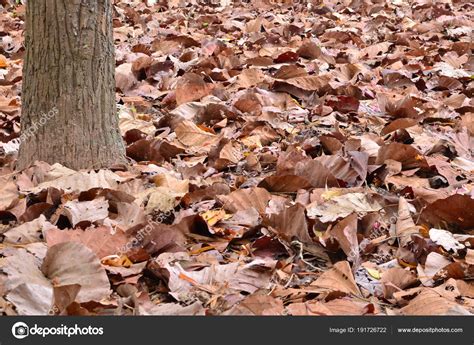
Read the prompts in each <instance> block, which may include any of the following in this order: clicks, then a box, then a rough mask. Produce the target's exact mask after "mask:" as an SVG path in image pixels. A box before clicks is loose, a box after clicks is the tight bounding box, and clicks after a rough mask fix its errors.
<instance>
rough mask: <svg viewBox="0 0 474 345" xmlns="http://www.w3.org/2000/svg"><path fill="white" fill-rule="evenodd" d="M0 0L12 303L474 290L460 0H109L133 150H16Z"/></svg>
mask: <svg viewBox="0 0 474 345" xmlns="http://www.w3.org/2000/svg"><path fill="white" fill-rule="evenodd" d="M1 3H3V7H2V9H1V16H0V33H1V35H0V36H1V38H2V45H1V46H0V52H1V55H0V114H1V129H0V135H1V137H0V139H1V141H2V142H3V144H2V156H1V164H2V168H1V177H0V179H1V186H0V188H1V193H0V206H1V211H0V217H1V221H2V225H1V229H0V234H1V244H0V255H1V257H0V271H1V275H0V291H1V294H0V296H2V297H0V309H1V311H2V313H3V314H6V315H15V314H21V315H29V314H62V315H104V314H105V315H107V314H108V315H163V314H177V315H236V314H247V315H368V314H385V315H419V314H424V315H433V314H451V315H454V314H470V313H473V312H474V284H473V277H474V199H473V198H474V189H473V183H472V181H473V172H474V158H473V148H474V144H473V138H472V134H473V132H474V122H473V119H474V118H473V114H474V103H473V101H472V95H473V91H474V80H473V75H474V57H473V55H472V49H473V48H474V47H473V40H472V29H473V25H472V23H473V5H472V3H471V4H469V1H455V0H441V1H430V0H416V1H407V0H390V1H389V0H378V1H372V2H371V1H366V0H360V1H358V0H353V1H348V0H343V1H339V2H336V1H323V2H316V1H315V2H314V3H312V4H311V3H302V2H299V3H297V4H293V5H291V6H288V5H286V4H285V2H283V4H268V3H266V2H264V1H260V2H258V1H252V2H251V3H249V4H243V5H242V6H239V5H236V4H234V5H233V6H220V5H222V4H217V5H216V6H213V5H211V4H209V5H207V6H205V5H202V4H201V5H199V6H193V5H192V4H191V5H189V3H190V2H187V3H188V6H186V5H185V4H184V5H183V3H181V2H179V1H169V2H164V1H161V2H160V1H158V2H156V1H148V2H145V1H132V0H122V1H115V6H114V8H115V19H114V30H115V43H116V61H117V68H116V80H117V101H118V111H119V117H120V129H121V132H122V135H123V137H124V140H125V141H126V143H127V156H128V157H129V159H130V163H131V164H130V165H129V166H128V167H120V166H117V167H113V168H112V169H110V170H93V171H73V170H70V169H68V168H67V167H64V166H61V165H59V164H54V165H49V164H46V163H44V162H37V163H35V164H34V165H33V166H31V167H30V168H28V169H26V170H24V171H21V172H15V171H14V170H13V165H14V162H15V157H16V153H17V150H18V141H17V140H15V138H18V137H19V120H20V119H19V118H20V97H19V95H20V87H21V67H22V57H23V54H24V47H23V45H22V44H23V36H22V35H23V25H24V23H23V19H24V11H25V8H24V6H22V5H11V4H9V3H8V1H2V2H1ZM223 5H225V3H223ZM46 126H47V124H46Z"/></svg>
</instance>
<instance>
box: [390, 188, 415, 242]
mask: <svg viewBox="0 0 474 345" xmlns="http://www.w3.org/2000/svg"><path fill="white" fill-rule="evenodd" d="M411 207H412V206H411V205H410V204H409V203H408V202H407V201H406V199H405V198H404V197H401V198H400V200H399V202H398V218H397V223H396V225H395V226H396V233H397V237H398V239H399V241H400V245H401V246H402V247H404V246H405V245H406V244H407V243H408V242H410V241H411V235H413V234H417V233H419V229H418V227H417V226H416V225H415V222H414V221H413V219H412V218H411V212H410V208H411Z"/></svg>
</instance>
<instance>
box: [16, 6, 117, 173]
mask: <svg viewBox="0 0 474 345" xmlns="http://www.w3.org/2000/svg"><path fill="white" fill-rule="evenodd" d="M25 44H26V56H25V61H24V69H23V92H22V115H21V128H22V133H23V136H22V138H21V139H22V143H21V146H20V152H19V159H18V165H17V168H19V169H22V168H25V167H27V166H28V165H30V164H31V163H33V162H34V161H36V160H42V161H46V162H48V163H56V162H57V163H61V164H63V165H66V166H68V167H70V168H73V169H81V168H101V167H107V166H111V165H113V164H116V163H123V162H125V155H124V144H123V142H122V138H121V136H120V132H119V129H118V117H117V113H116V105H115V58H114V42H113V32H112V7H111V4H110V0H29V1H28V4H27V12H26V42H25Z"/></svg>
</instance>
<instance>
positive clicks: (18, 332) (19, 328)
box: [12, 322, 30, 339]
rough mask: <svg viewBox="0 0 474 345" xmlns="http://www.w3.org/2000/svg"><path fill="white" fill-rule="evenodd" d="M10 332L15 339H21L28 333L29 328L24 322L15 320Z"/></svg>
mask: <svg viewBox="0 0 474 345" xmlns="http://www.w3.org/2000/svg"><path fill="white" fill-rule="evenodd" d="M12 334H13V336H14V337H15V338H17V339H23V338H26V337H27V336H28V335H29V334H30V328H29V327H28V325H27V324H26V323H24V322H17V323H15V324H14V325H13V326H12Z"/></svg>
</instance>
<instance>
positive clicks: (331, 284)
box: [311, 261, 361, 296]
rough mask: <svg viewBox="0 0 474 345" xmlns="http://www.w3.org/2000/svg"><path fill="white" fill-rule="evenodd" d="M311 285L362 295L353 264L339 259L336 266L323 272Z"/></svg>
mask: <svg viewBox="0 0 474 345" xmlns="http://www.w3.org/2000/svg"><path fill="white" fill-rule="evenodd" d="M311 286H315V287H318V288H322V289H328V290H330V291H340V292H343V293H345V294H348V295H357V296H360V294H361V293H360V290H359V287H358V286H357V284H356V282H355V280H354V276H353V274H352V271H351V266H350V265H349V263H348V262H347V261H339V262H337V263H335V264H334V266H333V267H332V268H331V269H330V270H328V271H326V272H323V274H321V276H319V277H318V279H316V280H315V281H314V282H312V283H311Z"/></svg>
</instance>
